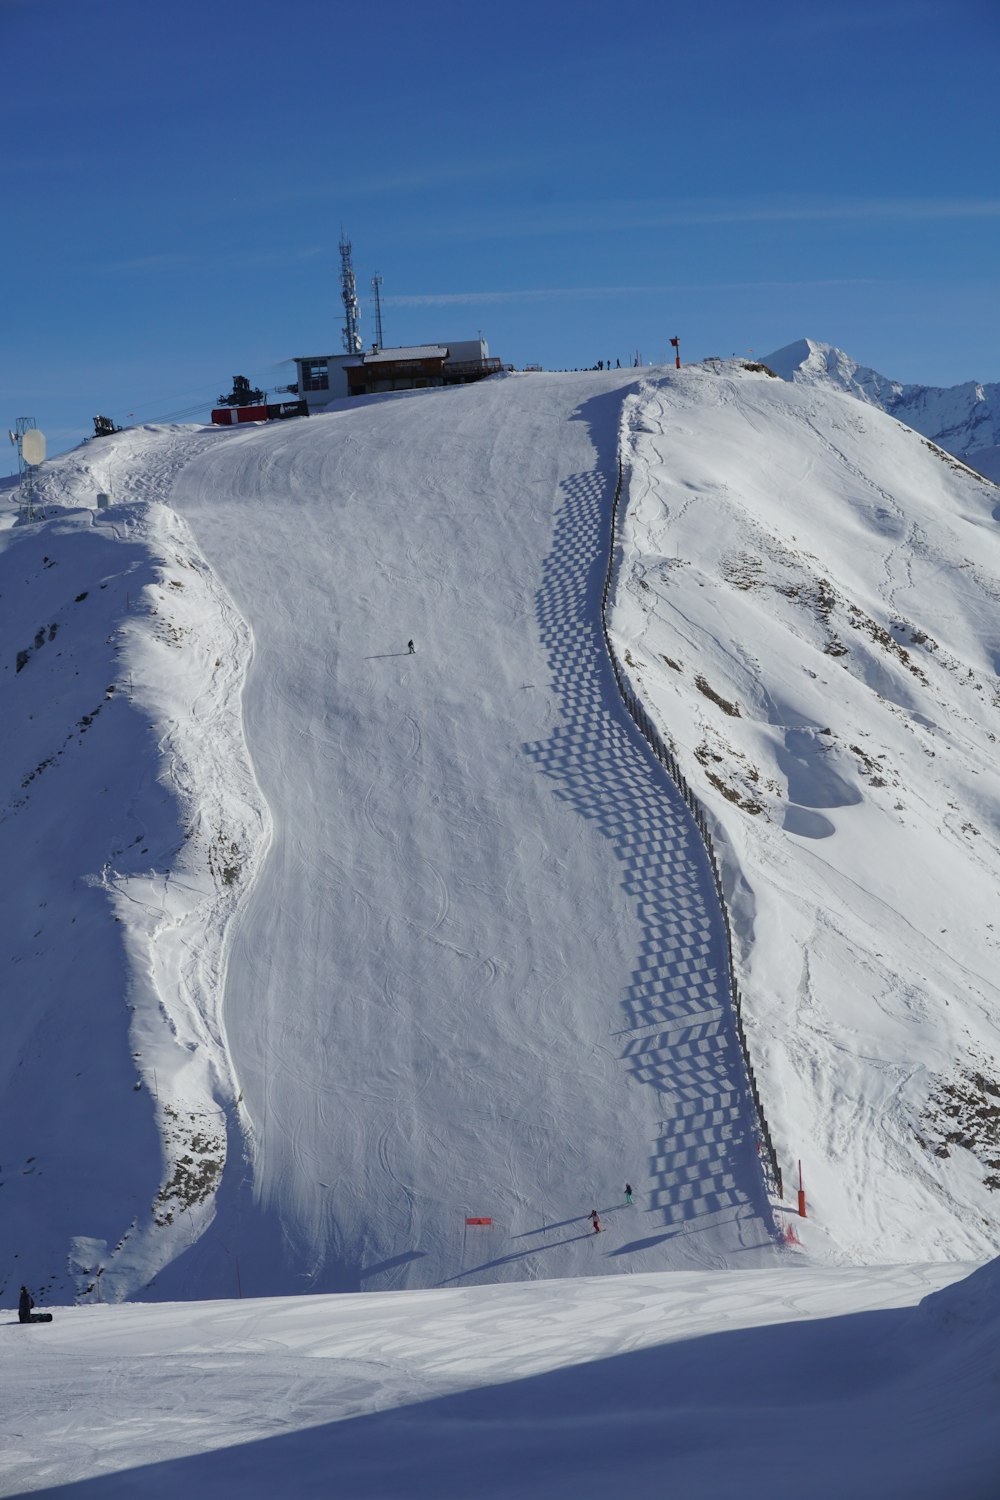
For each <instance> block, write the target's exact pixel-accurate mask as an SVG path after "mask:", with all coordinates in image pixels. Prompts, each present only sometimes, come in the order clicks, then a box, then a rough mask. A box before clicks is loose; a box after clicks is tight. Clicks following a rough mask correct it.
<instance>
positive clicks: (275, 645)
mask: <svg viewBox="0 0 1000 1500" xmlns="http://www.w3.org/2000/svg"><path fill="white" fill-rule="evenodd" d="M619 458H621V460H622V462H623V465H624V470H623V472H624V483H623V488H622V501H621V515H620V518H619V528H618V533H617V537H616V538H613V537H612V532H611V518H612V501H613V496H614V493H615V488H616V482H617V476H618V462H619ZM99 492H103V493H105V494H109V495H110V496H111V499H112V504H111V505H110V507H109V508H107V509H98V508H97V502H96V496H97V494H98V493H99ZM40 501H41V509H42V512H43V514H42V516H41V517H40V518H36V519H33V520H23V519H22V520H20V521H18V522H17V524H14V520H13V515H12V514H10V513H9V514H8V517H7V525H6V529H5V530H4V531H3V532H2V535H0V542H2V550H0V608H2V609H3V610H4V611H5V624H6V636H5V638H6V639H7V640H8V641H9V642H11V648H10V652H9V659H8V662H7V664H6V669H5V671H4V672H3V673H2V674H0V693H2V694H3V705H4V714H3V720H2V732H0V768H2V772H3V775H4V778H5V791H4V802H3V812H2V816H0V839H2V840H3V841H4V850H3V860H2V866H0V867H2V870H3V879H4V898H5V907H6V909H7V910H8V913H9V914H11V921H10V922H9V924H8V948H9V953H8V956H7V957H8V964H9V974H10V975H11V980H10V984H9V988H8V1004H7V1007H6V1010H7V1014H8V1016H9V1018H10V1019H9V1022H8V1028H7V1041H8V1045H7V1047H6V1049H5V1052H4V1055H3V1058H2V1062H0V1068H2V1070H3V1071H2V1076H0V1084H2V1087H0V1115H2V1118H0V1125H2V1130H3V1138H4V1140H5V1141H6V1142H7V1146H6V1148H5V1152H6V1155H5V1160H4V1162H3V1184H4V1185H3V1189H2V1191H3V1202H4V1204H5V1207H6V1210H7V1212H6V1214H5V1215H4V1219H3V1226H2V1235H3V1240H2V1243H0V1269H2V1271H3V1277H4V1284H5V1286H6V1287H7V1288H8V1289H9V1288H10V1286H11V1285H13V1284H16V1282H17V1281H19V1280H21V1279H25V1276H26V1273H27V1277H28V1279H29V1280H32V1281H33V1284H34V1285H35V1286H36V1287H37V1286H38V1285H39V1283H42V1282H43V1281H44V1285H43V1290H45V1291H46V1292H47V1294H48V1295H49V1298H50V1300H53V1299H57V1298H60V1297H61V1298H63V1300H68V1299H70V1298H72V1297H73V1296H79V1297H82V1298H84V1299H93V1298H94V1297H96V1296H98V1295H102V1296H104V1297H106V1298H107V1299H108V1300H117V1299H120V1298H123V1297H129V1296H135V1295H136V1294H139V1293H141V1294H142V1295H143V1296H144V1297H150V1296H152V1297H157V1296H158V1297H172V1296H174V1297H176V1296H184V1297H190V1296H206V1295H226V1294H230V1293H231V1291H232V1290H233V1289H234V1284H235V1285H239V1286H240V1287H241V1288H242V1289H243V1290H244V1291H250V1292H255V1293H258V1294H263V1293H268V1294H270V1293H276V1292H288V1291H291V1290H316V1291H332V1290H351V1289H358V1288H363V1289H368V1290H372V1289H399V1288H403V1287H427V1286H440V1285H446V1284H449V1283H451V1284H455V1285H462V1284H468V1283H475V1282H484V1281H495V1280H505V1279H514V1280H516V1279H534V1278H538V1277H542V1276H546V1277H552V1276H574V1275H583V1274H586V1275H592V1274H604V1273H608V1272H612V1273H613V1272H620V1271H636V1272H640V1271H641V1272H647V1271H657V1270H663V1269H679V1268H691V1269H694V1268H701V1267H720V1266H726V1265H739V1266H747V1265H759V1266H761V1267H764V1266H767V1265H777V1264H781V1263H782V1259H783V1257H784V1255H785V1254H786V1251H785V1248H784V1241H783V1232H784V1229H785V1227H786V1225H787V1223H788V1216H787V1214H786V1212H785V1211H784V1209H783V1208H782V1207H781V1206H780V1205H775V1204H773V1203H772V1202H769V1200H768V1196H767V1193H766V1191H765V1184H764V1180H763V1176H762V1172H761V1166H760V1159H759V1157H758V1154H757V1140H756V1137H755V1118H754V1113H753V1110H752V1107H751V1103H750V1099H749V1091H748V1082H747V1078H746V1074H745V1072H744V1069H743V1064H742V1059H741V1056H740V1053H739V1049H738V1047H737V1045H736V1040H735V1032H734V1017H733V1013H732V1007H731V1002H730V991H729V974H728V953H727V934H726V929H725V926H724V923H723V920H722V915H721V912H720V910H719V908H718V904H717V901H716V898H715V885H714V882H713V877H712V871H711V867H710V865H709V862H708V858H707V854H706V851H705V847H704V844H703V843H702V840H701V837H700V835H699V833H698V830H697V828H696V826H695V824H694V821H693V819H692V817H691V815H690V812H689V811H688V809H687V807H686V806H685V804H684V801H683V799H682V798H681V797H680V795H679V794H678V792H677V790H676V788H675V787H674V785H673V783H672V782H671V780H670V778H669V777H668V776H667V775H666V773H665V771H664V770H663V768H662V766H661V765H660V764H659V763H658V762H657V761H656V759H655V758H654V757H653V756H652V754H651V753H650V751H649V749H648V746H647V745H646V743H645V742H644V740H643V739H642V737H641V736H640V735H639V734H638V733H637V731H636V729H635V726H634V725H633V723H632V721H631V719H630V718H629V716H628V714H627V713H626V711H625V709H624V707H623V705H622V702H621V699H620V697H619V695H618V692H617V688H616V686H615V682H614V677H613V675H612V673H611V670H610V666H609V662H608V659H607V654H606V647H605V642H604V637H603V634H602V629H601V598H602V592H603V587H604V580H605V577H606V573H607V568H608V564H609V561H613V564H614V569H613V575H612V588H611V593H610V597H609V603H608V615H607V621H608V626H609V630H610V635H611V641H612V644H613V647H614V649H615V651H616V654H617V655H618V657H619V660H620V663H621V665H622V667H623V669H624V671H625V672H626V673H627V675H628V676H629V677H630V680H631V682H632V683H633V684H634V686H635V688H636V690H637V691H638V692H639V694H640V696H641V698H642V700H643V701H644V703H645V704H646V706H647V709H648V712H649V714H650V717H651V718H652V719H653V720H654V722H655V723H656V725H657V727H658V728H659V730H660V732H661V734H662V736H663V738H664V740H665V741H666V742H667V743H668V744H669V745H670V747H671V749H672V751H673V753H674V754H675V755H676V757H677V759H678V761H679V762H680V764H681V766H682V768H683V770H684V774H685V775H686V777H687V779H688V781H689V782H690V783H691V785H692V786H693V788H694V790H695V792H696V793H697V795H698V796H699V798H700V799H701V801H702V803H703V805H704V806H705V808H706V809H707V812H708V816H709V821H710V824H711V827H712V829H713V832H714V836H715V846H716V853H717V856H718V858H719V860H720V864H721V868H722V877H723V882H724V886H725V889H726V892H727V895H728V898H729V907H730V915H731V920H732V926H733V935H734V940H735V961H736V968H737V976H738V979H739V981H740V984H741V987H742V990H743V994H744V1021H745V1024H746V1027H747V1031H748V1033H749V1036H750V1049H751V1053H752V1054H753V1057H754V1062H755V1065H756V1067H757V1072H758V1078H759V1083H760V1091H761V1094H762V1096H763V1100H764V1105H765V1109H766V1111H767V1115H768V1119H769V1123H770V1127H771V1131H772V1134H773V1135H774V1137H775V1140H776V1143H777V1144H778V1147H779V1151H780V1154H781V1158H782V1161H783V1163H784V1165H785V1167H786V1171H787V1172H791V1171H792V1169H793V1168H794V1165H795V1163H796V1162H797V1161H798V1159H799V1158H803V1159H804V1161H805V1165H806V1172H807V1178H806V1186H807V1189H808V1191H809V1195H810V1202H811V1205H812V1210H811V1211H812V1214H813V1217H811V1218H810V1219H809V1220H808V1221H807V1222H806V1224H805V1225H800V1236H801V1237H802V1238H803V1240H804V1242H805V1244H806V1248H807V1250H808V1251H809V1252H810V1254H811V1255H812V1256H813V1257H814V1258H817V1259H821V1258H824V1257H825V1258H832V1259H836V1260H846V1261H855V1262H858V1261H861V1262H864V1261H873V1260H884V1261H885V1260H896V1261H899V1260H919V1259H924V1260H936V1259H955V1258H966V1259H977V1258H981V1257H982V1256H984V1255H986V1254H988V1253H990V1252H991V1251H993V1250H995V1249H996V1246H997V1238H998V1236H997V1231H996V1213H995V1203H996V1199H995V1197H994V1195H993V1188H994V1186H995V1185H996V1179H997V1172H998V1170H1000V1144H998V1142H997V1139H996V1108H995V1105H996V1098H997V1092H998V1085H997V1082H996V1080H997V1076H998V1067H997V1057H998V1053H1000V1042H998V1034H997V1033H998V1026H997V1016H998V1014H1000V1012H998V1006H997V1002H998V999H1000V995H998V989H997V984H996V981H995V978H994V965H993V955H994V950H995V948H996V945H997V941H998V939H997V937H996V935H995V933H994V931H993V903H994V892H995V888H996V883H997V878H998V876H1000V783H998V778H997V772H996V768H995V757H994V746H995V736H996V723H997V710H998V707H1000V689H998V685H997V669H998V663H1000V626H998V602H1000V543H998V541H997V538H996V524H995V523H996V517H995V514H994V511H995V508H996V506H997V502H998V496H997V493H996V491H995V489H994V488H993V487H992V486H990V485H989V484H987V483H985V482H984V481H983V480H982V479H981V478H979V477H978V476H977V475H974V474H972V473H970V472H969V470H967V469H965V468H964V467H963V466H962V465H961V464H959V463H957V462H955V461H952V460H946V459H945V458H944V457H943V456H942V454H941V453H940V451H939V450H937V449H935V448H933V447H930V446H928V445H927V444H926V443H924V442H923V441H921V439H920V438H919V437H917V436H916V434H915V433H913V432H912V431H910V430H909V429H907V428H904V427H902V426H900V424H899V423H898V422H895V421H894V420H892V419H891V418H890V417H888V416H886V415H885V414H884V413H882V412H881V411H878V410H876V409H874V407H872V408H871V409H869V410H863V409H862V408H860V407H859V406H858V405H857V403H855V402H845V400H844V398H843V395H842V394H841V393H839V392H831V391H829V390H827V389H824V388H823V387H822V386H821V385H815V386H805V385H803V384H802V383H801V382H794V383H785V382H780V381H777V380H774V379H771V378H770V377H769V376H768V375H767V374H765V373H763V372H761V371H760V370H759V369H754V368H752V367H750V368H748V367H746V366H744V365H743V364H741V363H740V362H739V361H735V362H726V363H718V364H715V363H713V364H708V365H706V366H704V367H699V368H693V369H689V370H683V371H680V372H673V371H669V372H657V373H654V374H652V375H649V374H648V372H642V374H641V375H640V374H638V373H636V372H626V371H621V372H605V373H600V374H599V373H591V372H587V373H584V374H577V375H523V376H516V377H507V378H501V379H497V380H494V381H491V382H487V383H484V384H483V385H481V386H477V387H468V388H462V389H458V390H454V391H444V392H415V393H412V394H408V395H401V396H394V397H388V398H373V399H371V400H367V401H361V402H355V403H351V404H349V405H348V404H346V403H345V404H343V405H341V406H337V405H335V406H333V407H331V408H330V410H329V411H328V412H327V413H325V414H323V415H321V416H318V417H314V418H310V419H309V420H308V422H298V423H287V424H275V425H271V426H265V427H260V428H252V429H249V430H247V429H243V430H240V429H233V430H226V429H217V430H213V429H205V428H190V427H184V428H151V429H134V430H132V431H129V432H125V433H121V434H118V435H116V436H114V437H112V438H107V439H102V440H99V441H95V442H93V443H91V444H88V445H85V446H84V447H83V448H82V449H79V450H77V451H76V452H75V453H73V454H69V455H65V456H64V457H63V458H60V459H56V460H53V461H52V462H51V463H49V464H47V465H46V466H45V467H44V470H43V471H42V476H41V494H40ZM410 639H413V640H414V642H415V645H416V651H415V653H414V654H410V652H409V651H408V649H407V642H408V640H410ZM626 1179H627V1180H628V1181H630V1182H631V1183H632V1184H633V1186H634V1187H635V1188H636V1198H637V1202H636V1205H635V1206H634V1207H628V1206H626V1205H624V1203H623V1199H622V1189H623V1185H624V1182H625V1181H626ZM792 1185H793V1186H794V1178H793V1181H792ZM592 1208H596V1209H597V1210H598V1211H599V1212H600V1214H601V1216H602V1218H603V1221H604V1232H603V1233H602V1235H600V1236H596V1235H594V1234H593V1232H592V1229H591V1226H590V1223H589V1219H588V1214H589V1211H590V1210H591V1209H592ZM470 1219H475V1220H480V1219H485V1220H489V1221H491V1222H489V1223H486V1224H480V1223H476V1224H469V1223H468V1222H467V1221H468V1220H470Z"/></svg>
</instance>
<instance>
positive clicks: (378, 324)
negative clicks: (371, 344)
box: [372, 271, 382, 349]
mask: <svg viewBox="0 0 1000 1500" xmlns="http://www.w3.org/2000/svg"><path fill="white" fill-rule="evenodd" d="M381 285H382V278H381V276H380V275H379V274H378V272H377V271H376V272H375V275H374V276H373V277H372V291H373V292H374V293H375V341H376V343H377V344H378V347H379V348H380V349H381V347H382V298H381V296H380V295H379V288H380V287H381Z"/></svg>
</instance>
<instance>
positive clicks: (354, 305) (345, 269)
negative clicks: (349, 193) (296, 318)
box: [340, 230, 361, 354]
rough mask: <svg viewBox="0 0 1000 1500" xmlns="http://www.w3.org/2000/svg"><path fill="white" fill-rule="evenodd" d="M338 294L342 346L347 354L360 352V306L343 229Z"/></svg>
mask: <svg viewBox="0 0 1000 1500" xmlns="http://www.w3.org/2000/svg"><path fill="white" fill-rule="evenodd" d="M340 294H341V296H342V297H343V299H344V329H343V332H344V348H345V349H346V350H347V352H348V354H360V353H361V334H360V333H359V332H358V327H359V325H360V323H361V308H360V307H359V306H358V289H357V285H356V283H355V280H354V267H353V266H352V265H351V242H350V240H349V239H348V238H347V235H346V234H345V233H344V231H343V230H341V231H340Z"/></svg>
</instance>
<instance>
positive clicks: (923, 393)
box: [765, 339, 1000, 482]
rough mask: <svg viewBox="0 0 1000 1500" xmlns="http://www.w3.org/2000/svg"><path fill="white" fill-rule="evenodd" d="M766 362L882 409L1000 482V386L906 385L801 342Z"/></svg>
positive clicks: (803, 381)
mask: <svg viewBox="0 0 1000 1500" xmlns="http://www.w3.org/2000/svg"><path fill="white" fill-rule="evenodd" d="M765 363H766V364H767V365H768V367H769V368H770V369H772V370H773V371H774V373H775V374H776V375H780V376H781V378H782V379H783V380H793V381H795V382H796V383H797V384H800V385H810V386H825V387H828V388H830V389H832V390H839V391H846V392H847V394H848V395H851V396H856V397H857V398H858V400H859V401H864V402H866V403H867V404H868V405H870V406H878V407H881V409H882V410H883V411H885V412H888V413H889V415H890V416H893V417H895V418H896V419H897V420H898V421H900V422H905V423H906V425H907V426H908V427H912V428H914V429H915V431H917V432H921V433H923V435H924V437H928V438H931V439H932V441H933V442H935V443H937V444H938V445H939V446H940V447H942V448H944V449H945V450H946V451H947V452H948V453H953V454H955V456H956V457H957V458H961V459H964V460H965V462H966V463H968V464H969V465H970V466H971V467H972V468H973V469H976V470H977V471H978V472H979V473H980V474H984V475H985V476H986V477H987V479H992V480H994V481H995V482H1000V384H997V383H993V384H986V385H984V384H980V383H979V382H978V381H975V380H969V381H966V382H965V383H964V384H963V385H956V386H948V387H940V386H928V385H903V384H901V383H900V382H899V381H898V380H890V379H888V378H887V377H886V376H885V375H880V374H879V373H878V371H877V370H870V369H868V368H867V367H866V366H864V365H859V364H858V363H857V362H856V361H855V360H853V359H851V357H850V355H848V354H845V353H844V351H843V350H842V349H835V348H834V347H833V346H832V345H831V344H819V343H815V342H814V341H813V340H812V339H799V340H798V342H797V343H794V344H789V345H788V346H787V347H786V348H784V349H779V350H777V351H776V353H774V354H769V355H768V356H767V359H766V360H765Z"/></svg>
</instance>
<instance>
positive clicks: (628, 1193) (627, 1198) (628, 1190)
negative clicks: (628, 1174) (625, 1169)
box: [625, 1182, 632, 1203]
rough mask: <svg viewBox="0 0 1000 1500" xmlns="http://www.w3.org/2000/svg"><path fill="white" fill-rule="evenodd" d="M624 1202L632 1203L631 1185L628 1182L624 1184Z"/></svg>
mask: <svg viewBox="0 0 1000 1500" xmlns="http://www.w3.org/2000/svg"><path fill="white" fill-rule="evenodd" d="M625 1202H626V1203H631V1202H632V1184H631V1183H630V1182H626V1184H625Z"/></svg>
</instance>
